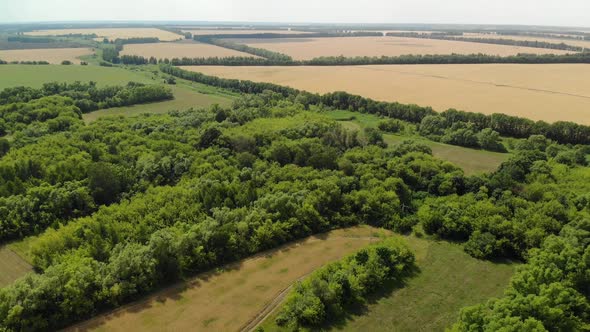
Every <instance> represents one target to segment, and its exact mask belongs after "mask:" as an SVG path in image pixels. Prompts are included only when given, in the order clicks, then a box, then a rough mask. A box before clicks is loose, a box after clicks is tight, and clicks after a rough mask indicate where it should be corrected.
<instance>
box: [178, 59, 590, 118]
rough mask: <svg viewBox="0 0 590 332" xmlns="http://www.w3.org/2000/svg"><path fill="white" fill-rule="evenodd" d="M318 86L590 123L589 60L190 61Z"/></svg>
mask: <svg viewBox="0 0 590 332" xmlns="http://www.w3.org/2000/svg"><path fill="white" fill-rule="evenodd" d="M184 68H185V69H189V70H194V71H198V72H202V73H205V74H208V75H215V76H220V77H225V78H238V79H246V80H252V81H259V82H272V83H276V84H280V85H286V86H291V87H294V88H297V89H302V90H307V91H311V92H317V93H326V92H332V91H346V92H349V93H353V94H359V95H362V96H364V97H369V98H373V99H376V100H383V101H398V102H401V103H408V104H411V103H414V104H418V105H422V106H432V107H433V108H434V109H435V110H437V111H444V110H446V109H448V108H456V109H460V110H465V111H469V112H481V113H485V114H492V113H505V114H510V115H516V116H521V117H526V118H530V119H533V120H544V121H547V122H555V121H574V122H577V123H581V124H590V66H587V65H583V64H556V65H547V64H543V65H531V64H526V65H522V64H516V65H512V64H477V65H412V66H403V65H401V66H400V65H380V66H345V67H338V66H326V67H317V66H314V67H312V66H309V67H306V66H301V67H215V66H200V67H184Z"/></svg>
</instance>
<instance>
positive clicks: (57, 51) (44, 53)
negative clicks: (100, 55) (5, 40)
mask: <svg viewBox="0 0 590 332" xmlns="http://www.w3.org/2000/svg"><path fill="white" fill-rule="evenodd" d="M92 53H94V51H93V50H92V49H90V48H38V49H27V50H4V51H0V59H1V60H4V61H8V62H10V61H47V62H49V63H52V64H60V63H61V62H62V61H64V60H69V61H71V62H72V63H74V64H79V63H80V59H79V57H81V56H84V55H90V54H92Z"/></svg>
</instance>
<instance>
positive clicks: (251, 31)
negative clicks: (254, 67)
mask: <svg viewBox="0 0 590 332" xmlns="http://www.w3.org/2000/svg"><path fill="white" fill-rule="evenodd" d="M182 32H190V33H192V34H193V35H195V36H200V35H225V34H232V35H252V34H259V33H278V34H284V35H291V34H302V33H309V32H305V31H296V30H287V29H281V30H254V29H182Z"/></svg>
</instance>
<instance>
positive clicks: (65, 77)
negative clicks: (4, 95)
mask: <svg viewBox="0 0 590 332" xmlns="http://www.w3.org/2000/svg"><path fill="white" fill-rule="evenodd" d="M161 75H162V73H161V72H159V71H158V70H157V68H155V66H142V67H129V68H120V67H99V66H54V65H44V66H39V65H37V66H33V65H2V66H0V77H2V78H3V79H2V80H0V89H5V88H8V87H14V86H30V87H35V88H39V87H41V86H42V85H43V84H44V83H47V82H53V81H58V82H74V81H82V82H88V81H94V82H96V83H97V84H98V85H99V86H105V85H125V84H127V83H128V82H130V81H133V82H139V83H144V84H162V83H163V81H164V78H163V77H162V76H161ZM169 87H170V88H171V89H172V92H173V93H174V96H175V99H173V100H168V101H163V102H156V103H149V104H142V105H134V106H126V107H117V108H111V109H106V110H98V111H95V112H91V113H87V114H84V115H83V118H84V120H85V121H86V122H91V121H94V120H96V119H97V118H98V117H101V116H105V115H125V116H132V115H138V114H143V113H166V112H168V111H171V110H186V109H189V108H191V107H193V108H199V107H207V106H210V105H212V104H219V105H221V106H227V105H229V104H231V102H232V101H233V99H234V98H235V97H236V96H237V94H235V93H231V92H228V91H226V90H223V89H218V88H215V87H211V86H207V85H204V84H200V83H194V82H189V81H186V80H182V79H177V80H176V85H169Z"/></svg>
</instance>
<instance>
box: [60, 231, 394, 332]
mask: <svg viewBox="0 0 590 332" xmlns="http://www.w3.org/2000/svg"><path fill="white" fill-rule="evenodd" d="M386 236H391V232H389V231H386V230H381V229H377V228H372V227H368V226H360V227H353V228H349V229H342V230H334V231H331V232H330V233H327V234H320V235H317V236H312V237H309V238H307V239H304V240H301V241H297V242H293V243H290V244H287V245H284V246H282V247H280V248H277V249H274V250H270V251H267V252H264V253H262V254H260V255H257V256H254V257H251V258H248V259H245V260H241V261H239V262H236V263H234V264H230V265H227V266H225V267H223V269H219V270H217V271H212V272H208V273H204V274H201V275H199V276H197V277H195V278H193V279H190V280H188V281H187V282H185V283H181V284H178V285H177V286H176V287H170V288H167V289H164V290H161V291H159V292H157V293H155V294H153V295H151V296H149V297H147V298H145V299H144V300H141V301H138V302H135V303H132V304H130V305H127V306H124V307H122V308H120V309H118V310H115V311H112V312H109V313H106V314H104V315H100V316H97V317H95V318H92V319H90V320H89V321H87V322H84V323H82V324H78V325H76V326H73V327H71V328H69V329H67V330H66V331H68V332H75V331H124V332H128V331H240V330H241V328H242V327H244V326H245V325H246V324H248V323H249V321H250V320H251V319H253V318H254V317H256V315H257V314H258V313H260V312H261V311H262V310H263V309H264V308H265V306H266V305H267V304H268V303H270V302H271V301H273V299H275V298H276V297H277V296H278V295H279V294H280V293H281V292H282V291H283V290H285V289H286V288H287V287H288V286H289V285H291V284H292V283H294V282H295V281H296V280H298V279H299V278H301V277H303V276H305V275H307V274H309V273H311V272H312V271H314V270H316V269H318V268H319V267H321V266H323V265H325V264H327V263H329V262H331V261H334V260H337V259H340V258H342V257H343V256H345V255H348V254H351V253H353V252H355V251H356V250H359V249H361V248H363V247H365V246H367V245H369V244H371V243H374V242H377V241H379V240H380V239H381V238H383V237H386Z"/></svg>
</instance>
